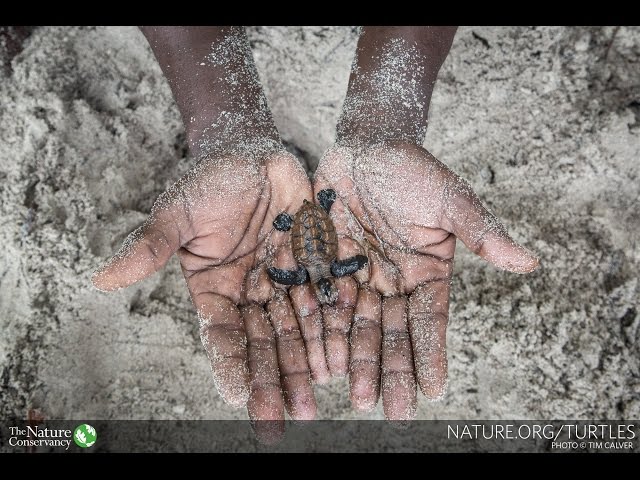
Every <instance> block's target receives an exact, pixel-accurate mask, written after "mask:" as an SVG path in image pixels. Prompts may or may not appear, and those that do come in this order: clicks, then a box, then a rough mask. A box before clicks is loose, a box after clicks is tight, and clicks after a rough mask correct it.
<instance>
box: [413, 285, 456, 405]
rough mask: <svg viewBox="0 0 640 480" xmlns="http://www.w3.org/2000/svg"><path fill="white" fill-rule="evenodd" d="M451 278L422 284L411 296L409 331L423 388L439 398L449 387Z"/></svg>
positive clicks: (420, 384) (433, 396) (429, 396)
mask: <svg viewBox="0 0 640 480" xmlns="http://www.w3.org/2000/svg"><path fill="white" fill-rule="evenodd" d="M448 314H449V282H448V280H437V281H433V282H430V283H425V284H422V285H419V286H418V287H417V288H416V289H415V291H414V292H413V293H412V294H411V296H410V297H409V332H410V334H411V344H412V346H413V359H414V364H415V369H416V377H417V380H418V385H419V386H420V390H422V393H424V394H425V396H426V397H427V398H429V399H431V400H439V399H440V398H442V397H443V396H444V394H445V392H446V390H447V337H446V334H447V320H448Z"/></svg>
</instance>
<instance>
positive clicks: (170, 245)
mask: <svg viewBox="0 0 640 480" xmlns="http://www.w3.org/2000/svg"><path fill="white" fill-rule="evenodd" d="M157 204H158V202H156V205H157ZM154 210H156V208H155V207H154ZM180 237H181V236H180V230H179V228H178V222H177V221H176V219H175V218H174V217H173V215H172V214H171V213H170V212H168V211H162V212H161V213H158V212H154V211H153V210H152V214H151V215H150V216H149V218H148V219H147V221H146V222H145V223H144V224H143V225H142V226H140V227H138V228H137V229H136V230H134V231H133V232H131V233H130V234H129V236H128V237H127V238H126V239H125V241H124V242H123V244H122V247H120V250H119V251H118V252H117V253H116V254H115V255H114V256H113V257H111V258H110V259H109V260H107V262H106V263H104V264H103V265H102V266H101V267H100V268H98V269H97V270H96V271H95V272H94V274H93V276H92V277H91V281H92V282H93V285H94V286H95V287H96V288H97V289H99V290H102V291H106V292H108V291H113V290H119V289H121V288H124V287H128V286H129V285H132V284H134V283H136V282H138V281H140V280H142V279H144V278H147V277H148V276H150V275H151V274H153V273H155V272H157V271H158V270H160V269H161V268H162V267H164V265H165V264H166V263H167V262H168V261H169V259H170V258H171V256H172V255H173V254H174V253H175V252H176V251H177V250H178V249H179V248H180V246H181V238H180Z"/></svg>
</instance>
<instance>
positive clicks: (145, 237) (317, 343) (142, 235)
mask: <svg viewBox="0 0 640 480" xmlns="http://www.w3.org/2000/svg"><path fill="white" fill-rule="evenodd" d="M142 31H143V33H144V34H145V36H146V37H147V39H148V40H149V44H150V45H151V47H152V49H153V51H154V54H155V55H156V57H157V58H158V61H159V63H160V65H161V67H162V69H163V72H164V74H165V75H166V77H167V79H168V81H169V85H170V86H171V89H172V91H173V94H174V97H175V99H176V102H177V104H178V108H179V110H180V112H181V114H182V118H183V121H184V125H185V129H186V132H187V139H188V142H189V147H190V150H191V152H192V154H193V155H194V156H195V157H196V159H197V160H198V163H197V165H196V166H195V167H194V168H193V169H192V171H191V172H189V173H188V174H187V175H186V176H185V177H183V178H182V179H180V180H179V181H178V182H177V183H176V184H175V185H174V186H173V187H171V188H170V189H169V190H168V191H167V192H165V193H164V194H163V195H161V196H160V198H159V199H158V200H157V201H156V203H155V205H154V207H153V209H152V212H151V215H150V217H149V219H148V220H147V222H146V223H145V224H144V225H143V226H142V227H140V228H139V229H138V230H137V231H136V232H134V233H133V234H132V236H131V237H130V241H129V242H125V246H123V249H122V250H121V252H119V254H116V256H114V257H113V259H112V260H110V261H109V262H107V264H105V266H103V267H102V268H101V269H99V270H98V271H97V272H96V274H95V275H94V277H93V282H94V284H95V285H96V286H97V287H98V288H100V289H102V290H107V291H110V290H116V289H119V288H123V287H127V286H129V285H131V284H133V283H135V282H137V281H139V280H142V279H143V278H146V277H147V276H149V275H151V274H153V273H154V272H155V271H157V270H159V269H160V268H162V267H163V266H164V265H165V264H166V262H167V261H168V260H169V258H170V257H171V256H172V255H173V254H177V255H178V257H179V259H180V264H181V266H182V271H183V273H184V276H185V280H186V283H187V287H188V289H189V293H190V295H191V299H192V301H193V303H194V305H195V307H196V309H197V311H198V315H199V318H200V323H201V337H202V341H203V344H204V346H205V349H206V350H207V354H208V356H209V359H210V361H211V368H212V371H213V375H214V380H215V384H216V387H217V388H218V391H219V392H220V394H221V396H222V397H223V398H224V399H225V401H227V402H228V403H229V404H231V405H233V406H244V405H246V406H247V409H248V413H249V417H250V418H251V419H252V420H255V421H259V420H262V421H263V422H259V423H257V424H256V427H257V433H258V434H259V435H261V436H262V438H263V439H264V440H265V441H270V440H273V439H275V438H277V437H278V435H279V434H281V433H282V431H283V428H284V410H285V408H286V409H287V411H288V412H289V414H290V415H291V417H292V418H294V419H311V418H313V417H314V416H315V412H316V403H315V398H314V394H313V390H312V387H311V377H310V370H309V364H308V361H307V357H309V358H314V356H322V357H324V348H323V345H322V341H321V338H322V337H321V333H322V332H321V321H320V318H319V316H318V315H310V314H308V313H305V312H308V311H309V306H308V303H309V302H310V298H311V297H312V293H311V291H310V288H309V286H308V285H303V286H299V287H295V288H292V289H290V290H289V291H288V292H287V291H285V290H284V289H280V288H278V287H277V286H274V284H273V283H272V282H271V281H270V279H269V278H268V276H267V273H266V268H267V267H269V266H276V267H278V268H284V269H289V268H292V267H294V266H295V261H294V259H293V256H292V253H291V248H290V246H289V243H288V237H286V236H284V235H282V234H280V233H279V232H278V234H277V235H274V231H275V230H274V228H273V226H272V222H273V220H274V219H275V217H276V216H277V215H278V214H280V213H281V212H284V211H286V212H289V213H291V214H293V213H295V211H296V210H297V209H298V207H299V206H300V204H302V202H303V200H305V199H307V200H311V199H312V189H311V185H310V184H309V180H308V179H307V176H306V174H305V172H304V170H303V169H302V167H301V166H300V164H299V162H298V161H297V160H296V159H295V158H294V157H292V156H291V155H290V154H288V153H286V152H285V151H284V150H283V149H282V148H281V145H280V138H279V135H278V132H277V130H276V128H275V125H274V124H273V120H272V118H271V114H270V112H269V110H268V108H267V107H266V101H265V99H264V94H263V92H262V88H261V86H260V83H259V81H258V79H257V74H256V71H255V67H254V65H253V60H252V58H251V54H250V50H249V46H248V42H247V39H246V36H245V34H244V31H243V29H239V28H224V27H223V28H215V27H197V28H194V27H143V28H142ZM212 52H213V54H214V55H213V58H212V57H210V55H211V54H212ZM202 64H204V65H202ZM301 311H302V312H303V313H304V314H303V313H300V312H301ZM303 335H304V338H303ZM305 343H306V345H305ZM316 363H318V362H316ZM313 376H314V379H315V380H316V381H318V382H322V381H324V380H326V379H327V378H328V372H327V371H326V368H325V370H322V369H318V368H316V369H315V370H314V371H313Z"/></svg>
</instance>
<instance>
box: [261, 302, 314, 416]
mask: <svg viewBox="0 0 640 480" xmlns="http://www.w3.org/2000/svg"><path fill="white" fill-rule="evenodd" d="M267 311H268V312H269V318H270V320H271V325H272V326H273V329H274V331H275V334H276V345H277V350H278V364H279V366H280V381H281V384H282V389H283V390H284V400H285V406H286V408H287V411H288V412H289V415H291V418H293V419H294V420H313V418H314V417H315V415H316V409H317V407H316V399H315V397H314V395H313V388H312V387H311V372H310V370H309V364H308V362H307V352H306V350H305V348H304V342H303V340H302V336H301V335H300V329H299V327H298V322H297V321H296V317H295V315H294V313H293V309H292V308H291V304H290V303H289V299H288V297H287V296H286V294H285V293H283V292H277V293H276V294H275V297H274V299H273V300H272V301H270V302H269V303H268V304H267Z"/></svg>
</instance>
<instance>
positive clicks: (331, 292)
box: [313, 278, 338, 305]
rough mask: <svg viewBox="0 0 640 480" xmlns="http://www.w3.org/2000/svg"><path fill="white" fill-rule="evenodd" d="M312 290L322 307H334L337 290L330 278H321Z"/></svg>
mask: <svg viewBox="0 0 640 480" xmlns="http://www.w3.org/2000/svg"><path fill="white" fill-rule="evenodd" d="M313 289H314V290H315V292H316V297H317V298H318V301H319V302H320V303H321V304H322V305H334V304H335V303H336V300H338V289H337V288H336V286H335V284H334V283H333V280H332V279H330V278H321V279H320V280H318V281H317V282H316V283H314V284H313Z"/></svg>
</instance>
